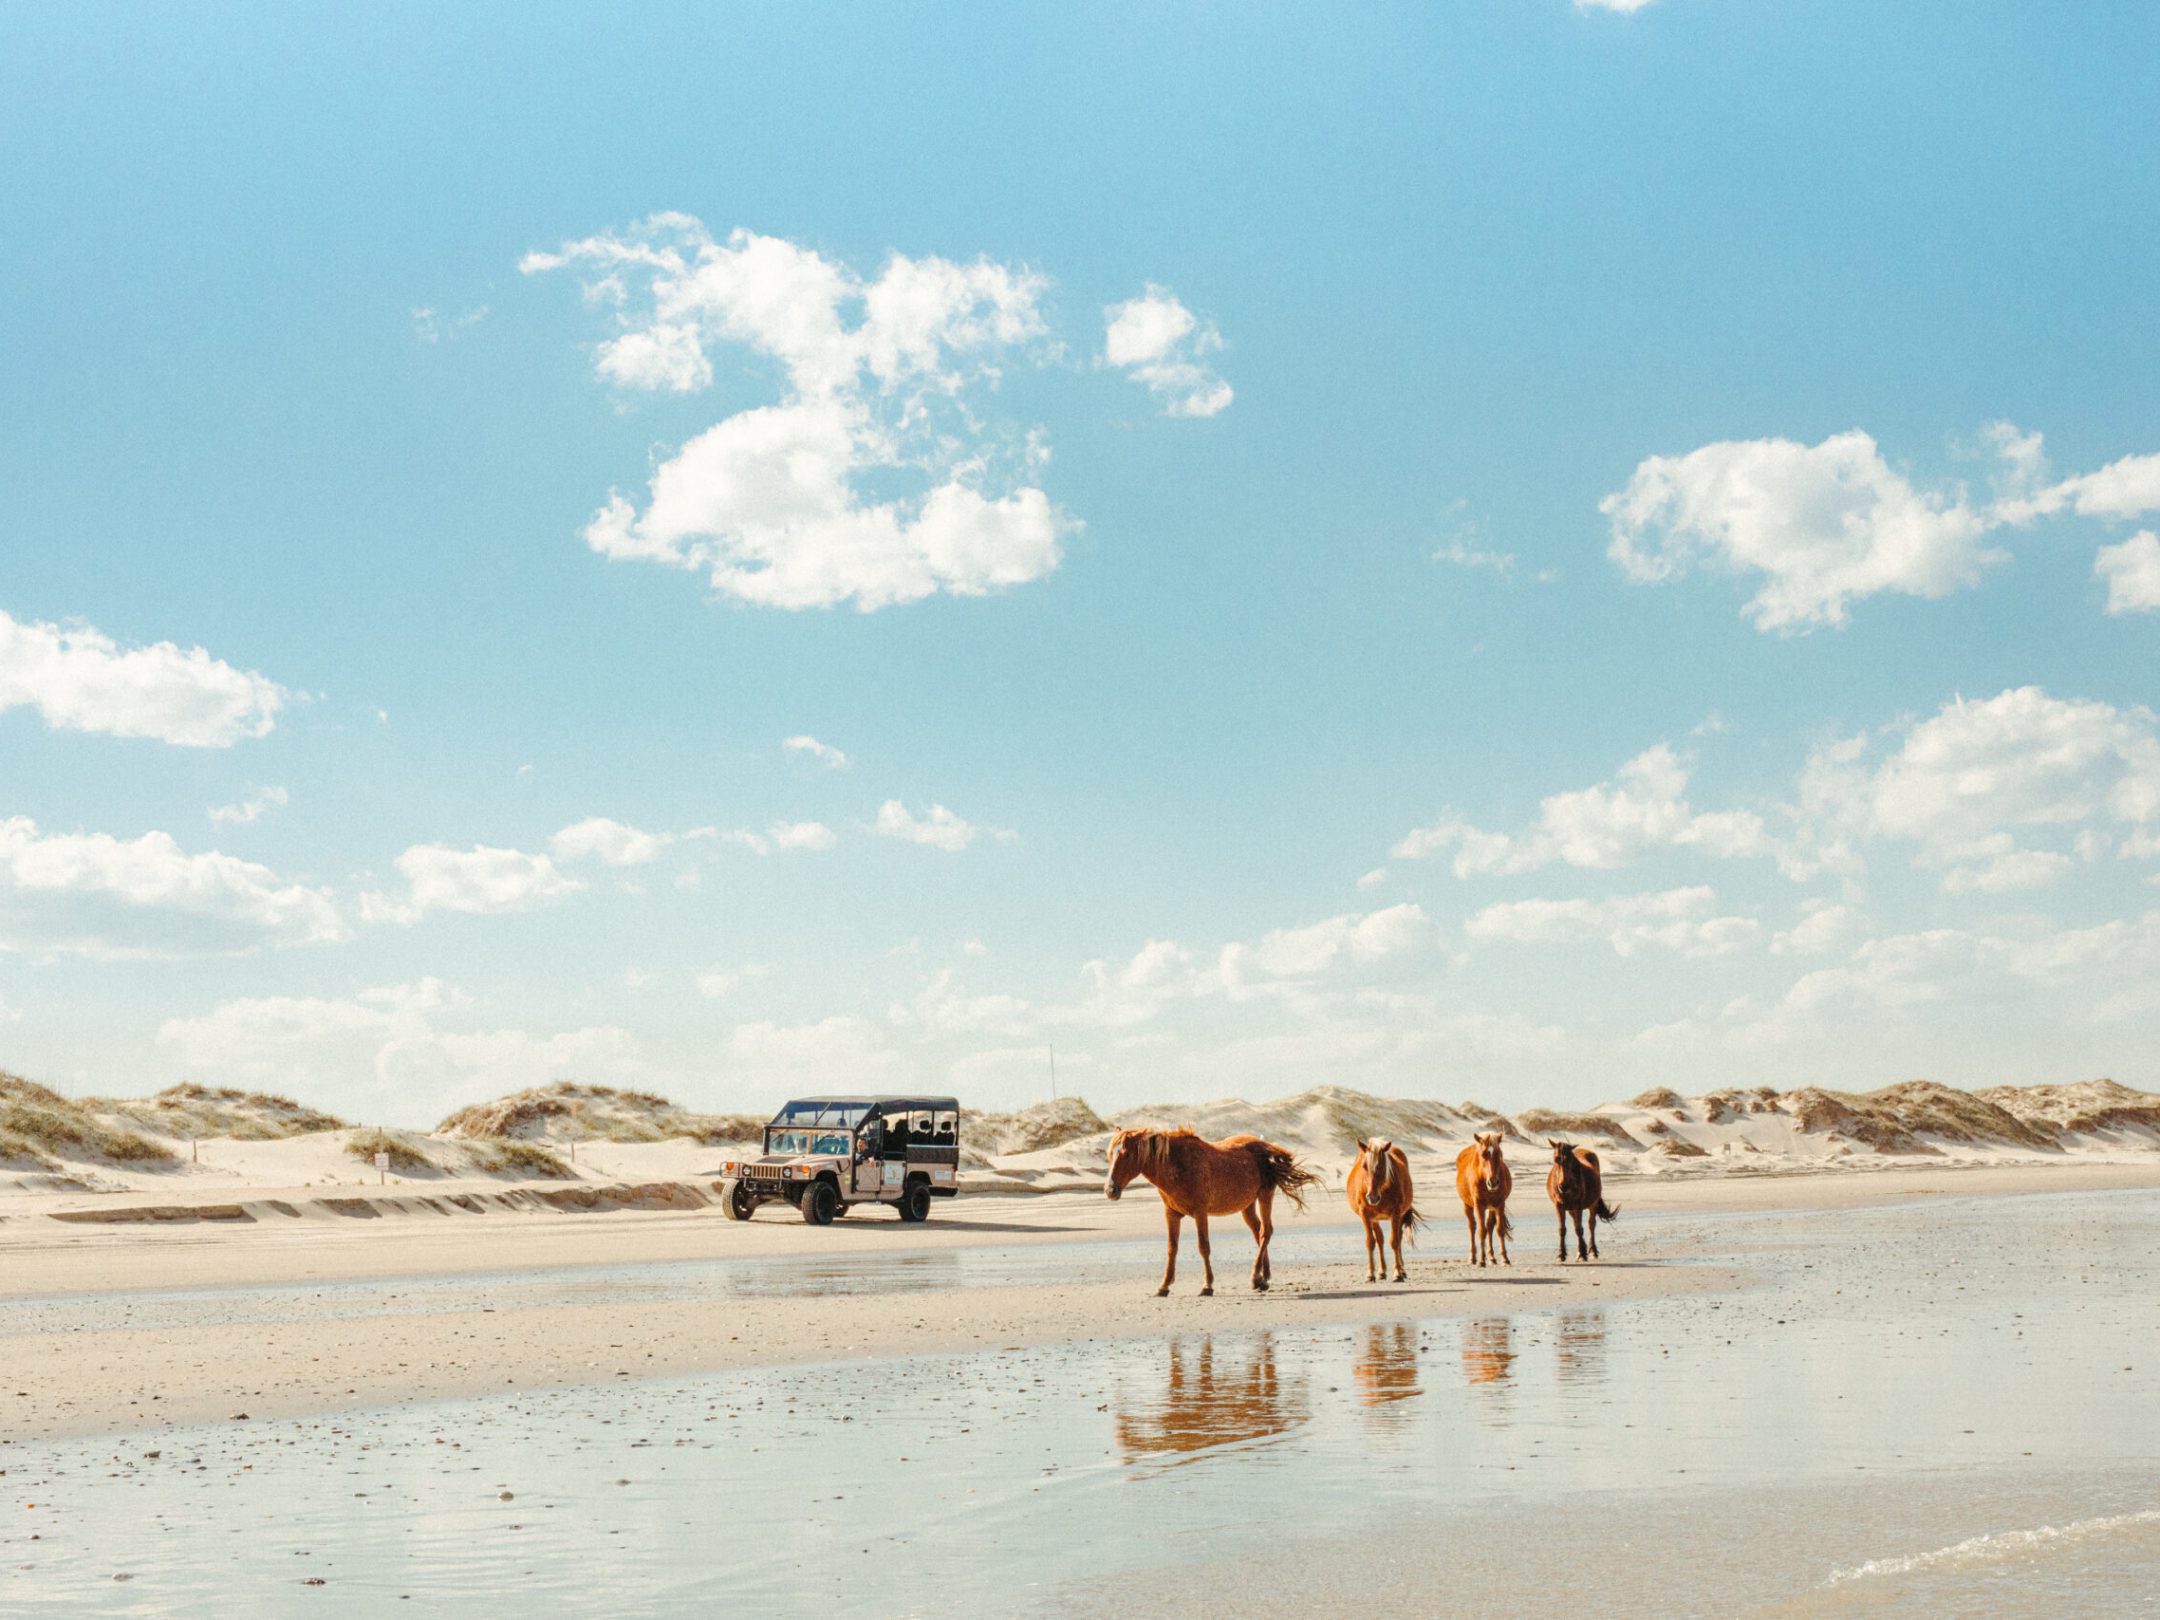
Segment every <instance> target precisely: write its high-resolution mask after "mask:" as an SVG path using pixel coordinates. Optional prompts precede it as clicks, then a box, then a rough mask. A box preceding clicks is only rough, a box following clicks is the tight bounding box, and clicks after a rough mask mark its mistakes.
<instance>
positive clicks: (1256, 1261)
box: [1242, 1198, 1267, 1293]
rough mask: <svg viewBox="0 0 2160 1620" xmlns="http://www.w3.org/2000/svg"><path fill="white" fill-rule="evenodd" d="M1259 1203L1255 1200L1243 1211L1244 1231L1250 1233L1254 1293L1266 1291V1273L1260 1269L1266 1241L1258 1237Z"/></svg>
mask: <svg viewBox="0 0 2160 1620" xmlns="http://www.w3.org/2000/svg"><path fill="white" fill-rule="evenodd" d="M1259 1204H1260V1201H1259V1200H1258V1199H1257V1198H1256V1199H1254V1200H1253V1201H1252V1202H1251V1203H1250V1204H1247V1205H1246V1206H1245V1208H1244V1210H1243V1212H1242V1213H1243V1214H1244V1216H1245V1229H1246V1230H1247V1231H1248V1232H1250V1233H1252V1240H1253V1257H1252V1285H1253V1289H1254V1291H1255V1292H1260V1293H1264V1292H1265V1291H1266V1290H1267V1273H1266V1272H1265V1271H1263V1270H1262V1269H1261V1267H1260V1261H1261V1258H1262V1257H1263V1256H1264V1255H1265V1254H1266V1253H1267V1240H1266V1239H1265V1238H1263V1237H1262V1236H1261V1235H1260V1208H1259Z"/></svg>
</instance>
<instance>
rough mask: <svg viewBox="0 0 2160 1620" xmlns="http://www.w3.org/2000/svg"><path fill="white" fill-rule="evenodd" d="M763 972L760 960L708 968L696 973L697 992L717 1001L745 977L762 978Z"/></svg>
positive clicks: (764, 970) (763, 967)
mask: <svg viewBox="0 0 2160 1620" xmlns="http://www.w3.org/2000/svg"><path fill="white" fill-rule="evenodd" d="M765 973H766V967H765V964H764V963H762V962H745V963H744V964H743V965H742V966H741V967H732V968H721V967H716V968H708V969H707V970H706V971H705V972H703V973H700V974H699V975H697V981H696V982H697V990H698V994H699V995H701V996H704V997H706V998H707V999H709V1000H712V1001H718V1000H719V999H720V998H721V997H722V996H724V995H726V994H728V993H729V992H730V991H731V990H733V989H734V988H735V987H736V986H737V985H739V984H741V983H743V982H744V981H745V980H746V979H762V978H764V977H765Z"/></svg>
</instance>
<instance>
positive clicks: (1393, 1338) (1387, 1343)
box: [1350, 1322, 1424, 1406]
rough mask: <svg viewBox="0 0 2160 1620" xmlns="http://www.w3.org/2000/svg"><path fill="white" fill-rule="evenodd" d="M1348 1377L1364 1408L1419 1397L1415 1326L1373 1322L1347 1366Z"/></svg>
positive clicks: (1400, 1323)
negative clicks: (1353, 1383)
mask: <svg viewBox="0 0 2160 1620" xmlns="http://www.w3.org/2000/svg"><path fill="white" fill-rule="evenodd" d="M1350 1376H1351V1377H1353V1378H1354V1379H1356V1380H1357V1387H1358V1400H1359V1402H1360V1403H1361V1404H1363V1405H1365V1406H1389V1405H1392V1404H1393V1403H1394V1402H1396V1401H1406V1400H1408V1399H1409V1398H1410V1397H1411V1396H1413V1395H1422V1394H1423V1393H1424V1390H1423V1389H1422V1388H1421V1387H1420V1386H1419V1384H1418V1335H1417V1329H1416V1327H1414V1326H1413V1325H1412V1324H1410V1323H1408V1322H1391V1323H1380V1322H1375V1323H1373V1324H1372V1326H1370V1327H1368V1328H1367V1329H1366V1330H1365V1339H1364V1342H1363V1344H1361V1345H1360V1346H1359V1348H1358V1355H1357V1360H1355V1361H1354V1362H1352V1363H1351V1364H1350Z"/></svg>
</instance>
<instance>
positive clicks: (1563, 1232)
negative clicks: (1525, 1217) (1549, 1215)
mask: <svg viewBox="0 0 2160 1620" xmlns="http://www.w3.org/2000/svg"><path fill="white" fill-rule="evenodd" d="M1552 1212H1553V1218H1554V1219H1555V1220H1557V1221H1558V1222H1559V1223H1560V1263H1561V1264H1562V1265H1563V1266H1564V1265H1566V1264H1567V1211H1566V1210H1564V1209H1562V1208H1561V1207H1560V1206H1559V1205H1558V1204H1555V1205H1553V1207H1552Z"/></svg>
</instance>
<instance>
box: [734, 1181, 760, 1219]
mask: <svg viewBox="0 0 2160 1620" xmlns="http://www.w3.org/2000/svg"><path fill="white" fill-rule="evenodd" d="M727 1212H728V1219H730V1220H735V1221H747V1220H748V1219H749V1218H750V1217H751V1216H752V1215H753V1214H755V1213H756V1212H757V1200H756V1199H755V1198H753V1197H751V1196H750V1189H749V1188H748V1187H745V1186H744V1185H743V1184H742V1183H741V1182H739V1181H738V1182H736V1183H735V1186H734V1190H733V1191H731V1192H730V1193H729V1194H728V1195H727Z"/></svg>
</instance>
